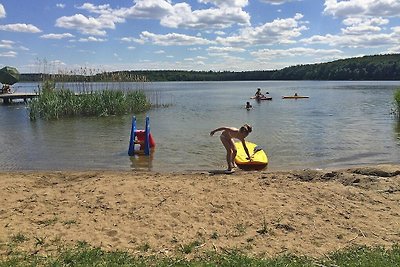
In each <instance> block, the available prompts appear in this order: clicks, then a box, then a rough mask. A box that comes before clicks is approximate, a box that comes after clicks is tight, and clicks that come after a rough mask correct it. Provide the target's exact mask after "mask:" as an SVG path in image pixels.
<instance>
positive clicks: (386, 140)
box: [0, 81, 400, 172]
mask: <svg viewBox="0 0 400 267" xmlns="http://www.w3.org/2000/svg"><path fill="white" fill-rule="evenodd" d="M257 87H260V88H262V91H263V92H266V91H269V92H270V95H271V96H272V97H273V100H272V101H262V102H260V103H257V102H256V101H255V100H250V99H249V98H250V97H251V96H253V95H254V93H255V91H256V89H257ZM15 88H17V89H18V92H22V91H30V90H33V89H32V88H35V85H32V84H17V85H15ZM397 88H400V82H337V81H335V82H320V81H290V82H286V81H252V82H168V83H149V84H146V85H145V87H144V90H145V91H146V92H147V93H148V94H149V95H151V96H152V97H153V101H158V102H160V103H161V102H162V103H166V104H172V105H171V106H169V107H167V108H157V109H153V110H151V111H149V112H148V113H147V114H140V115H137V120H138V121H137V123H138V128H139V129H143V128H144V120H145V116H146V115H149V116H150V127H151V132H152V135H153V137H154V139H155V141H156V145H157V147H156V149H155V151H154V153H153V154H152V156H151V157H146V156H140V157H132V158H131V157H129V156H128V155H127V150H128V145H129V136H130V129H131V120H132V115H126V116H118V117H115V116H111V117H104V118H74V119H62V120H59V121H42V120H38V121H33V122H32V121H30V120H29V116H28V112H27V109H26V107H25V105H23V104H12V105H0V127H1V128H0V170H2V171H13V170H88V169H89V170H97V169H110V170H132V169H137V170H153V171H161V172H163V171H186V170H211V169H220V168H221V169H222V168H225V164H226V163H225V150H224V148H223V146H222V144H221V143H220V140H219V137H218V136H219V135H218V134H216V135H215V136H214V137H210V136H209V132H210V131H211V130H212V129H214V128H217V127H220V126H234V127H240V126H241V125H243V124H244V123H249V124H251V125H252V126H253V132H252V133H251V134H250V136H249V137H248V140H249V141H252V142H254V143H257V144H258V145H260V146H262V147H264V149H265V151H266V152H267V155H268V157H269V160H270V163H269V166H268V168H269V169H270V170H279V169H297V168H327V167H347V166H350V165H358V164H370V163H373V164H375V163H398V162H399V161H400V124H399V123H398V122H397V120H396V119H395V118H394V117H393V115H391V109H392V107H393V94H394V91H395V89H397ZM295 92H297V93H298V94H299V95H307V96H310V98H309V99H299V100H290V99H286V100H284V99H281V96H282V95H293V94H294V93H295ZM154 99H155V100H154ZM247 101H250V102H251V103H252V104H253V107H254V108H253V109H252V110H249V111H248V110H246V109H245V108H244V106H245V104H246V102H247Z"/></svg>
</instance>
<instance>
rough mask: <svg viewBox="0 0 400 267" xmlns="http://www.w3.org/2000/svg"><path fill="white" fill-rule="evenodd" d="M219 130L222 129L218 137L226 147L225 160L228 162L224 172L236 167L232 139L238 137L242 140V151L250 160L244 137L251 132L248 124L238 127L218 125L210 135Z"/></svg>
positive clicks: (234, 148)
mask: <svg viewBox="0 0 400 267" xmlns="http://www.w3.org/2000/svg"><path fill="white" fill-rule="evenodd" d="M219 131H222V133H221V136H220V139H221V142H222V144H223V145H224V147H225V149H226V162H227V163H228V169H227V170H226V171H225V173H233V172H234V168H235V167H236V164H235V157H236V154H237V150H236V147H235V143H234V142H233V139H239V140H240V141H241V142H242V144H243V148H244V151H245V152H246V154H247V156H248V158H249V160H251V156H250V153H249V150H248V149H247V146H246V142H245V140H244V139H245V138H246V137H247V136H248V135H249V133H251V131H252V127H251V126H250V125H248V124H245V125H243V126H242V127H240V129H237V128H234V127H220V128H217V129H215V130H212V131H211V132H210V135H211V136H213V135H214V134H215V133H216V132H219Z"/></svg>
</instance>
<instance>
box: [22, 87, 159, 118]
mask: <svg viewBox="0 0 400 267" xmlns="http://www.w3.org/2000/svg"><path fill="white" fill-rule="evenodd" d="M150 107H151V104H150V102H148V100H147V98H146V95H145V94H144V92H142V91H132V90H131V91H123V90H101V91H91V92H88V93H79V94H76V93H74V92H73V91H71V90H67V89H61V90H43V91H42V92H41V93H40V94H39V96H38V97H37V98H35V99H33V100H32V101H31V102H30V103H29V104H28V110H29V117H30V119H31V120H35V119H37V118H42V119H45V120H52V119H60V118H63V117H72V116H109V115H121V114H128V113H140V112H144V111H147V110H149V109H150Z"/></svg>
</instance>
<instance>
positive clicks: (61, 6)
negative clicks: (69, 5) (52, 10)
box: [56, 3, 65, 8]
mask: <svg viewBox="0 0 400 267" xmlns="http://www.w3.org/2000/svg"><path fill="white" fill-rule="evenodd" d="M56 7H58V8H65V4H62V3H58V4H56Z"/></svg>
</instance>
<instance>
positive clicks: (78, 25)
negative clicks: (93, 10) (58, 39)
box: [56, 13, 124, 36]
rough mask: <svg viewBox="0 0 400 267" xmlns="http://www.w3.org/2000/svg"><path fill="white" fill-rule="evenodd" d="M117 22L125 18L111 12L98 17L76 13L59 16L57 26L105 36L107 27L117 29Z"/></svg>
mask: <svg viewBox="0 0 400 267" xmlns="http://www.w3.org/2000/svg"><path fill="white" fill-rule="evenodd" d="M117 22H124V19H122V18H120V17H114V16H112V14H110V13H105V14H102V15H100V16H99V17H98V18H94V17H86V16H84V15H82V14H75V15H73V16H69V17H68V16H63V17H60V18H58V19H57V20H56V26H57V27H60V28H65V29H73V30H77V31H78V32H80V33H82V34H87V35H100V36H104V35H106V31H105V29H115V23H117Z"/></svg>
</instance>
